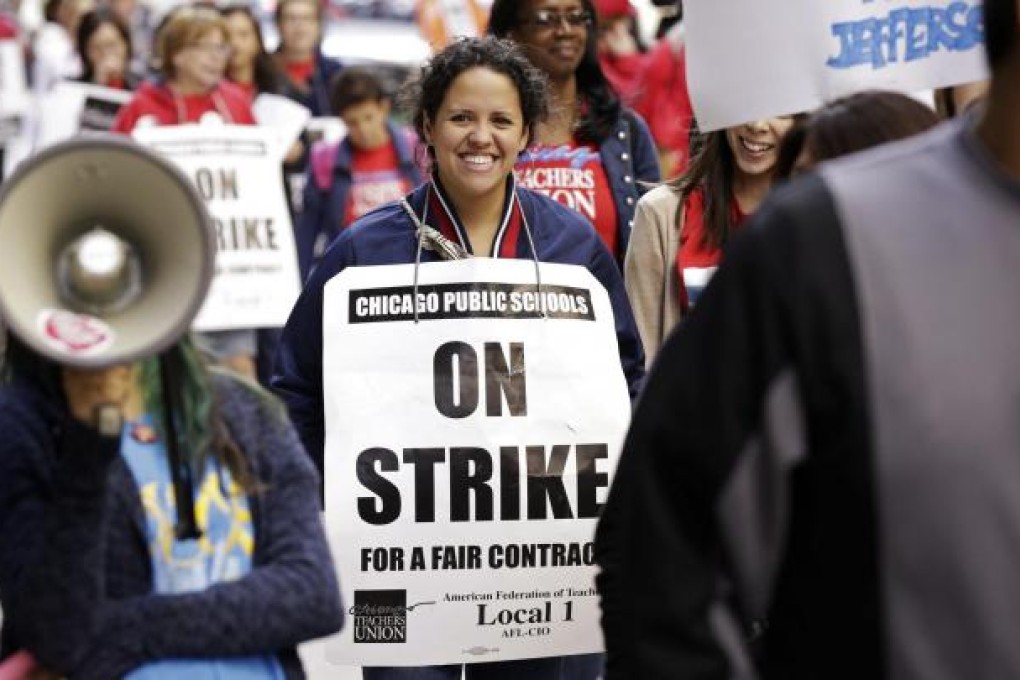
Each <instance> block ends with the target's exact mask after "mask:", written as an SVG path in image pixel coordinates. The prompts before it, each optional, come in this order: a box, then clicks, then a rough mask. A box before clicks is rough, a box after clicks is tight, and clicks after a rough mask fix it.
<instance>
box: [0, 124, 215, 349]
mask: <svg viewBox="0 0 1020 680" xmlns="http://www.w3.org/2000/svg"><path fill="white" fill-rule="evenodd" d="M215 248H216V246H215V241H214V236H213V232H212V226H211V219H210V217H209V214H208V212H207V211H206V208H205V205H204V203H203V202H202V199H201V197H200V196H199V194H198V192H197V191H196V190H195V188H194V187H193V186H192V184H191V182H190V181H189V180H188V179H187V177H185V176H184V174H183V173H181V171H180V170H178V169H177V168H176V167H175V166H173V165H171V164H170V163H169V162H168V161H166V160H163V159H162V158H160V157H159V156H157V155H156V154H154V153H153V152H151V151H149V150H147V149H145V148H144V147H142V146H139V145H138V144H137V143H135V142H133V141H131V140H130V139H128V138H125V137H120V136H115V135H94V136H89V137H84V138H78V139H75V140H72V141H69V142H65V143H62V144H58V145H56V146H53V147H51V148H49V149H47V150H45V151H43V152H42V153H40V154H39V155H37V156H35V157H33V158H31V159H29V160H27V161H25V162H24V163H22V164H21V165H20V166H19V167H18V169H17V171H16V172H15V173H14V174H13V175H12V176H11V177H10V178H9V179H8V180H7V181H6V182H4V184H3V185H2V186H0V318H2V320H3V323H4V324H6V326H7V327H8V330H9V331H10V332H11V333H13V334H15V335H16V336H17V337H18V338H19V339H21V341H22V342H24V343H25V344H26V345H27V346H28V347H30V348H31V349H32V350H34V351H36V352H38V353H39V354H41V355H43V356H45V357H47V358H49V359H52V360H53V361H56V362H58V363H60V364H64V365H69V366H77V367H83V368H101V367H105V366H111V365H114V364H119V363H127V362H130V361H134V360H136V359H139V358H142V357H147V356H152V355H155V354H158V353H159V352H161V351H163V350H164V349H166V348H168V347H170V346H171V345H173V344H174V343H175V342H176V341H177V340H178V339H179V338H180V336H181V335H183V334H184V333H185V332H186V331H187V329H188V327H189V326H190V324H191V321H192V319H193V318H194V316H195V315H196V314H197V313H198V310H199V308H200V307H201V305H202V302H203V301H204V299H205V294H206V291H207V290H208V287H209V282H210V281H211V279H212V275H213V260H214V257H215Z"/></svg>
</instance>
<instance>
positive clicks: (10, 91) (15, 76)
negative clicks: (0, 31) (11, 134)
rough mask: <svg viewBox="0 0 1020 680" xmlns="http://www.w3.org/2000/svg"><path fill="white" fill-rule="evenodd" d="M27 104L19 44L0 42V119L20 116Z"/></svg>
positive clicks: (6, 41) (9, 41)
mask: <svg viewBox="0 0 1020 680" xmlns="http://www.w3.org/2000/svg"><path fill="white" fill-rule="evenodd" d="M28 104H29V97H28V87H27V85H26V83H25V61H24V57H23V56H22V53H21V44H20V43H19V42H18V41H17V40H0V118H6V117H9V116H15V115H20V114H22V113H24V112H25V110H26V109H27V108H28Z"/></svg>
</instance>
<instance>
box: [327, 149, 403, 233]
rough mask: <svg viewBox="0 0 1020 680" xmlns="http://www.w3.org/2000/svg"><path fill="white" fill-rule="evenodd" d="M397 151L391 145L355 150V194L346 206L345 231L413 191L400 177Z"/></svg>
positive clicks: (352, 185)
mask: <svg viewBox="0 0 1020 680" xmlns="http://www.w3.org/2000/svg"><path fill="white" fill-rule="evenodd" d="M399 167H400V164H399V159H398V158H397V150H396V149H395V148H393V144H391V143H390V142H387V143H386V144H382V145H381V146H378V147H376V148H374V149H355V150H354V154H353V157H352V159H351V191H350V193H349V194H348V195H347V205H345V206H344V223H343V224H341V225H337V226H338V228H340V229H342V228H343V227H345V226H347V225H348V224H350V223H351V222H353V221H354V220H356V219H358V218H359V217H361V216H362V215H364V214H365V213H367V212H369V211H371V210H374V209H375V208H378V207H379V206H380V205H383V204H384V203H389V202H390V201H396V200H398V199H400V198H401V197H402V196H404V195H405V194H406V193H407V192H408V191H410V190H411V185H410V183H409V182H407V181H406V180H405V179H404V178H403V177H401V175H400V171H399Z"/></svg>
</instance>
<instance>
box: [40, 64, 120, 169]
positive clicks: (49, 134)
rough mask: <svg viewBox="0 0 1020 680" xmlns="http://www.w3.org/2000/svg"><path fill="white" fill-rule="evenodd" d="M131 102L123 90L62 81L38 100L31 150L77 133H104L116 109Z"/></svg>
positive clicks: (110, 124)
mask: <svg viewBox="0 0 1020 680" xmlns="http://www.w3.org/2000/svg"><path fill="white" fill-rule="evenodd" d="M130 99H131V93H130V92H128V91H127V90H117V89H114V88H111V87H102V86H100V85H92V84H88V83H75V82H71V81H69V80H64V81H61V82H59V83H57V84H56V85H54V86H53V89H52V90H50V91H49V92H47V93H46V94H45V95H44V96H43V97H42V99H41V102H40V105H39V111H38V122H37V125H38V129H37V131H36V135H35V150H36V151H39V150H41V149H44V148H46V147H47V146H50V145H52V144H56V143H57V142H60V141H63V140H65V139H68V138H70V137H73V136H74V135H76V134H78V133H79V132H84V131H98V132H103V131H108V130H109V129H110V128H111V127H112V126H113V119H114V118H116V117H117V112H118V111H120V107H122V106H123V105H124V104H126V103H127V102H128V100H130Z"/></svg>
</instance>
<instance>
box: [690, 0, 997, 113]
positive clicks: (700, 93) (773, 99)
mask: <svg viewBox="0 0 1020 680" xmlns="http://www.w3.org/2000/svg"><path fill="white" fill-rule="evenodd" d="M686 21H687V69H688V74H687V78H688V83H689V86H690V88H691V97H692V101H693V103H694V110H695V114H696V115H697V117H698V120H699V123H701V127H702V129H709V130H711V129H718V128H722V127H728V126H731V125H737V124H740V123H743V122H746V121H749V120H755V119H759V118H766V117H770V116H775V115H782V114H788V113H797V112H800V111H807V110H810V109H813V108H816V107H818V106H819V105H821V104H823V103H825V102H826V101H828V100H831V99H834V98H836V97H840V96H843V95H847V94H851V93H853V92H857V91H860V90H865V89H887V90H896V91H900V92H905V93H918V92H923V91H926V90H930V89H933V88H937V87H946V86H949V85H956V84H960V83H966V82H972V81H975V80H981V79H983V78H985V77H987V73H986V66H985V61H984V49H983V45H984V21H983V16H982V9H981V0H827V1H826V2H819V1H818V0H719V1H718V2H692V3H689V7H688V8H687V14H686ZM735 45H739V46H740V49H734V46H735Z"/></svg>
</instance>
